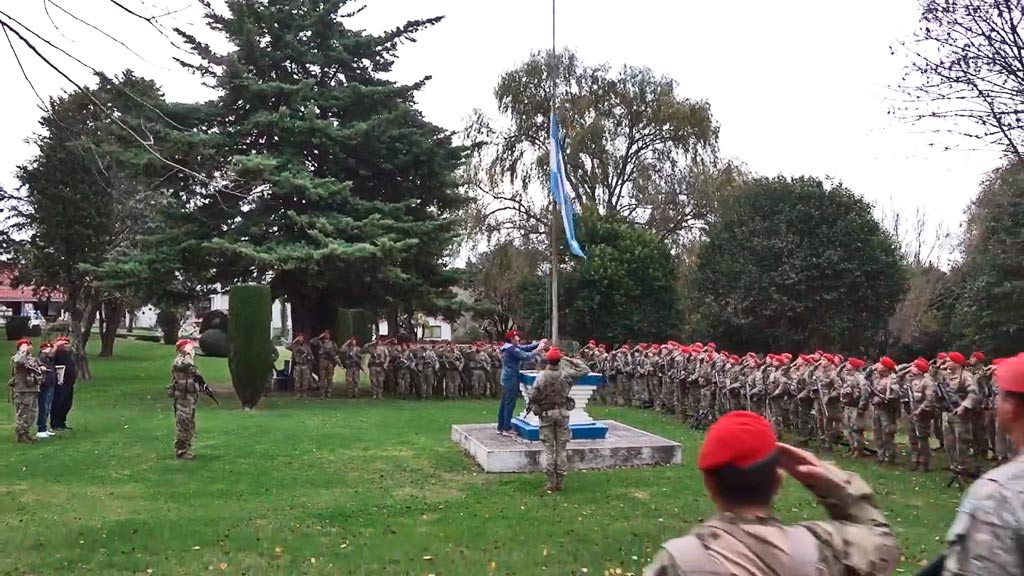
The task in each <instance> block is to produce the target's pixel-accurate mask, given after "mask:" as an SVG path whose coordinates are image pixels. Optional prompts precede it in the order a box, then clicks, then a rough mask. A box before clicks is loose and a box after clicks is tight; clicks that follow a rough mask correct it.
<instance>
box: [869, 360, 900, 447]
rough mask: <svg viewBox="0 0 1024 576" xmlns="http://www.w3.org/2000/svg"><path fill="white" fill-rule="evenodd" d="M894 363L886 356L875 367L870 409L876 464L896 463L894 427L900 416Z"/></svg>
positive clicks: (898, 387) (898, 390)
mask: <svg viewBox="0 0 1024 576" xmlns="http://www.w3.org/2000/svg"><path fill="white" fill-rule="evenodd" d="M895 371H896V362H894V361H893V360H892V358H889V357H888V356H885V357H883V358H882V359H881V360H879V361H878V364H876V365H875V378H874V381H873V384H872V398H871V408H872V411H873V412H874V416H873V418H872V420H873V422H872V424H873V428H874V436H875V444H876V447H877V449H878V462H879V463H886V462H888V463H889V464H892V463H895V462H896V427H897V422H898V421H899V415H900V384H899V381H898V380H897V379H896V378H895V375H894V374H893V372H895Z"/></svg>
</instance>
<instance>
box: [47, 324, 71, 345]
mask: <svg viewBox="0 0 1024 576" xmlns="http://www.w3.org/2000/svg"><path fill="white" fill-rule="evenodd" d="M69 334H71V323H70V322H68V321H67V320H55V321H53V322H47V323H46V330H43V336H45V337H46V340H47V341H49V342H53V341H54V340H56V339H57V337H58V336H67V335H69Z"/></svg>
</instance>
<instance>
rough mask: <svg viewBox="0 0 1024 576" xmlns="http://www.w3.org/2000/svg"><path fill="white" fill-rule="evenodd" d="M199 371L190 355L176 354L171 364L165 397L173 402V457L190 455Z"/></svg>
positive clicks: (194, 430) (197, 398)
mask: <svg viewBox="0 0 1024 576" xmlns="http://www.w3.org/2000/svg"><path fill="white" fill-rule="evenodd" d="M198 375H199V370H198V369H197V368H196V364H195V362H194V361H193V360H192V357H191V356H190V355H186V354H178V356H176V357H175V358H174V363H173V364H171V383H170V384H168V385H167V397H168V398H171V399H173V400H174V455H175V456H177V457H179V458H181V457H183V456H185V455H188V454H190V453H191V450H192V439H193V438H194V437H195V434H196V403H197V402H198V400H199V384H198V383H197V382H196V376H198Z"/></svg>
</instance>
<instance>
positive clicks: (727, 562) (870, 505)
mask: <svg viewBox="0 0 1024 576" xmlns="http://www.w3.org/2000/svg"><path fill="white" fill-rule="evenodd" d="M824 466H825V467H826V468H827V469H828V471H829V473H830V474H832V475H834V476H837V477H838V478H839V479H840V480H841V482H840V484H839V486H838V487H837V488H835V489H834V491H829V492H820V493H816V494H815V496H816V497H817V499H818V503H819V504H820V505H821V506H823V507H824V508H825V509H826V510H827V511H828V514H829V517H830V518H831V520H829V521H823V522H803V523H801V524H798V525H797V526H798V527H799V528H801V529H804V530H806V531H807V532H810V534H811V535H812V536H813V537H814V541H815V542H814V543H816V545H817V554H816V556H817V562H816V563H815V565H814V566H805V567H804V568H805V570H803V571H802V572H801V573H806V574H814V575H815V576H831V575H835V576H840V575H842V576H878V575H885V574H892V573H893V571H894V570H895V569H896V565H897V563H898V562H899V559H900V551H899V546H898V545H897V542H896V538H895V536H893V533H892V530H891V529H890V528H889V523H888V522H887V521H886V519H885V515H884V514H882V511H881V510H879V509H878V508H877V507H876V506H875V503H874V499H873V494H872V491H871V487H870V486H868V485H867V483H866V482H864V480H862V479H861V478H860V476H858V475H856V474H854V473H852V472H846V471H843V470H840V469H839V468H837V467H835V466H833V465H831V464H828V463H825V464H824ZM786 529H787V527H786V526H785V525H784V524H782V522H780V521H779V520H778V519H777V518H774V517H749V516H737V515H732V514H722V515H719V516H716V517H715V518H714V519H712V520H711V521H710V522H708V523H705V524H703V525H701V526H698V527H697V528H695V529H694V530H693V531H692V532H691V534H692V535H694V536H696V537H697V539H698V540H699V541H700V543H701V544H702V545H703V548H704V550H705V551H706V552H707V556H708V557H709V558H710V560H711V561H712V562H713V563H714V564H715V565H716V566H720V567H721V570H720V571H715V570H711V571H700V572H695V568H694V567H693V566H692V565H691V563H692V561H693V560H694V559H692V558H678V557H676V556H675V555H674V554H673V553H672V552H670V550H671V549H672V548H673V546H672V544H673V542H667V543H666V544H665V548H664V549H662V550H661V551H660V552H659V553H658V554H657V555H656V556H655V558H654V561H653V562H652V563H651V564H650V565H649V566H648V567H647V568H646V569H645V570H644V576H694V575H695V574H698V573H699V574H701V576H716V575H721V576H725V575H739V576H756V575H762V574H793V571H792V570H791V569H790V568H791V566H790V557H789V554H788V552H783V551H786V550H788V548H789V546H788V544H789V542H788V538H787V530H786Z"/></svg>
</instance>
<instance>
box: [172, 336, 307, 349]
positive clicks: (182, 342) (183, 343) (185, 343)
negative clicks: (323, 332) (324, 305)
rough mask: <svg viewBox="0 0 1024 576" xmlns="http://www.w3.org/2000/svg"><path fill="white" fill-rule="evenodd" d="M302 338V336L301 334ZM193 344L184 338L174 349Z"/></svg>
mask: <svg viewBox="0 0 1024 576" xmlns="http://www.w3.org/2000/svg"><path fill="white" fill-rule="evenodd" d="M300 336H301V334H300ZM191 343H192V341H191V340H187V339H185V338H182V339H181V340H178V341H177V342H176V343H175V344H174V347H175V348H177V349H178V350H181V349H182V348H184V347H185V346H186V345H188V344H191Z"/></svg>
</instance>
